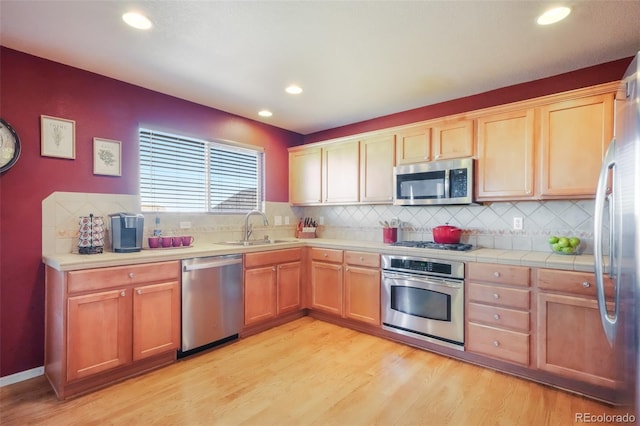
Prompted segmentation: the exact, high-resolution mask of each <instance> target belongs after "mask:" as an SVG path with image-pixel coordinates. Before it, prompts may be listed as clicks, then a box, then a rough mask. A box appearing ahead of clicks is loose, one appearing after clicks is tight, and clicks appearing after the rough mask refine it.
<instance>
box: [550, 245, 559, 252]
mask: <svg viewBox="0 0 640 426" xmlns="http://www.w3.org/2000/svg"><path fill="white" fill-rule="evenodd" d="M551 250H553V251H557V252H561V251H562V246H560V244H559V243H555V244H551Z"/></svg>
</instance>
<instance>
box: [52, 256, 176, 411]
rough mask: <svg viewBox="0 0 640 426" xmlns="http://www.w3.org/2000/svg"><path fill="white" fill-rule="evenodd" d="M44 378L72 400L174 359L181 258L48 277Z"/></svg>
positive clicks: (57, 391)
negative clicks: (179, 259) (74, 397)
mask: <svg viewBox="0 0 640 426" xmlns="http://www.w3.org/2000/svg"><path fill="white" fill-rule="evenodd" d="M45 287H46V294H45V375H46V376H47V378H48V379H49V381H50V383H51V385H52V386H53V388H54V390H55V392H56V394H57V395H58V397H59V398H61V399H65V398H67V397H69V396H75V395H78V394H81V393H84V392H88V391H89V390H93V389H96V388H98V387H102V386H105V385H107V384H109V383H111V382H113V381H116V380H120V379H122V378H126V377H130V376H133V375H136V374H140V373H141V372H143V371H147V370H149V369H152V368H157V367H159V366H162V365H166V364H169V363H171V362H174V361H175V359H176V350H177V349H178V347H179V344H180V341H179V340H180V265H179V262H177V261H172V262H160V263H152V264H142V265H131V266H119V267H110V268H97V269H89V270H82V271H70V272H61V271H57V270H55V269H53V268H51V267H47V268H46V274H45Z"/></svg>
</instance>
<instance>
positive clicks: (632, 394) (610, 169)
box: [594, 53, 640, 419]
mask: <svg viewBox="0 0 640 426" xmlns="http://www.w3.org/2000/svg"><path fill="white" fill-rule="evenodd" d="M639 62H640V53H638V54H637V55H636V57H635V58H634V59H633V61H632V62H631V65H630V66H629V68H628V70H627V72H626V73H625V75H624V77H623V79H622V81H621V83H620V87H619V89H618V91H617V94H616V101H615V131H614V139H613V140H612V141H611V143H610V145H609V148H608V149H607V153H606V155H605V159H604V161H603V164H602V169H601V171H600V178H599V180H598V189H597V193H596V200H595V213H594V257H595V271H596V283H597V290H598V306H599V309H600V314H601V315H600V316H601V318H602V325H603V327H604V331H605V333H606V335H607V339H608V340H609V343H610V344H611V346H612V348H614V353H615V354H616V357H617V359H616V361H617V362H616V365H617V367H618V368H619V370H618V371H617V372H616V373H617V374H616V377H619V378H620V380H621V383H620V386H619V388H618V391H619V399H620V400H621V401H622V402H623V403H625V404H627V405H628V406H629V407H630V408H631V409H632V410H633V415H635V418H636V419H637V418H638V416H639V413H638V407H640V399H639V398H640V351H639V348H638V342H639V341H640V327H638V321H639V320H640V316H639V315H638V312H640V270H639V268H640V233H639V232H640V229H639V223H640V93H639V92H638V85H639V83H640V69H639ZM606 213H608V214H606ZM605 217H606V218H607V220H606V221H605ZM605 222H608V223H605ZM606 231H608V232H609V253H608V254H609V265H610V267H609V271H608V272H607V273H608V274H609V275H610V276H611V278H612V280H613V283H614V286H615V291H614V299H613V306H609V307H607V304H606V301H605V295H604V287H603V285H604V283H603V274H604V273H605V270H604V253H603V234H604V233H605V232H606Z"/></svg>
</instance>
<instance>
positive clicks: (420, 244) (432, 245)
mask: <svg viewBox="0 0 640 426" xmlns="http://www.w3.org/2000/svg"><path fill="white" fill-rule="evenodd" d="M391 245H392V246H398V247H416V248H429V249H437V250H454V251H468V250H471V249H472V248H473V245H471V244H462V243H459V244H440V243H436V242H433V241H398V242H395V243H392V244H391Z"/></svg>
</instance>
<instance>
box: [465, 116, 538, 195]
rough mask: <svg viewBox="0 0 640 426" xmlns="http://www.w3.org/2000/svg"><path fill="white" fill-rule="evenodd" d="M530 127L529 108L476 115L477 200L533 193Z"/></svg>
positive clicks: (532, 126) (531, 122) (532, 120)
mask: <svg viewBox="0 0 640 426" xmlns="http://www.w3.org/2000/svg"><path fill="white" fill-rule="evenodd" d="M534 131H535V130H534V111H533V109H527V110H523V111H515V112H509V113H505V114H498V115H493V116H488V117H481V118H479V119H478V169H477V173H476V178H477V179H476V182H477V194H476V198H477V199H478V200H480V201H489V200H500V199H526V198H531V197H532V196H533V164H534V158H533V153H534V146H533V140H534Z"/></svg>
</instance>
